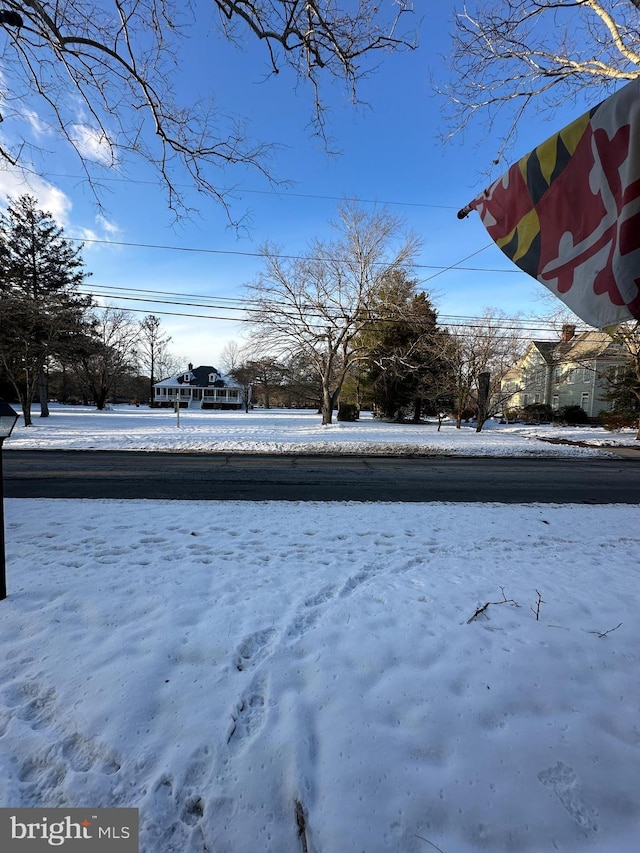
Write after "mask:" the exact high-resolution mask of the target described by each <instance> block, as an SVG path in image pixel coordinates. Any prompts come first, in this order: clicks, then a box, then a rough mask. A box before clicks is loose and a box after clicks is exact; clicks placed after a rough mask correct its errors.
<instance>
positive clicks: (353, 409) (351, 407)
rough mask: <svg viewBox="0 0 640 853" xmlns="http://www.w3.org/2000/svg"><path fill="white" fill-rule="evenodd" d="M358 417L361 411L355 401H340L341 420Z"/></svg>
mask: <svg viewBox="0 0 640 853" xmlns="http://www.w3.org/2000/svg"><path fill="white" fill-rule="evenodd" d="M358 418H359V412H358V407H357V406H356V404H355V403H340V405H339V406H338V420H339V421H357V420H358Z"/></svg>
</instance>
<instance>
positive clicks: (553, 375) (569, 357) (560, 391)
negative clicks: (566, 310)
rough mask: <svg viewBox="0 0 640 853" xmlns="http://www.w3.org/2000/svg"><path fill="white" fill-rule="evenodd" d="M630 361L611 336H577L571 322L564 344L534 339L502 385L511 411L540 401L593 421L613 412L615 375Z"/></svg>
mask: <svg viewBox="0 0 640 853" xmlns="http://www.w3.org/2000/svg"><path fill="white" fill-rule="evenodd" d="M628 361H629V356H628V353H627V352H626V351H625V349H624V347H622V346H621V345H620V344H617V343H615V342H614V341H613V340H612V339H611V337H610V336H609V335H607V333H606V332H602V331H589V332H581V333H579V334H576V327H575V326H573V325H570V324H565V325H564V326H563V327H562V336H561V338H560V340H559V341H531V343H530V344H529V346H528V347H527V349H526V351H525V353H524V355H523V356H522V357H521V358H520V359H519V361H518V362H517V363H516V364H515V365H514V366H513V367H512V368H511V369H510V370H509V371H508V372H507V373H506V374H505V375H504V377H503V379H502V382H501V392H502V395H503V397H506V398H508V400H507V402H505V404H504V407H505V409H524V408H525V407H526V406H529V405H532V404H534V403H540V404H546V405H549V406H551V408H552V409H553V410H554V411H557V410H559V409H563V408H564V407H565V406H580V407H581V408H582V409H584V411H585V412H586V413H587V415H588V416H589V417H590V418H595V417H597V416H598V415H599V414H600V412H602V411H606V410H608V409H610V408H611V405H612V404H611V403H610V402H609V401H607V400H606V399H605V396H606V393H607V390H608V384H607V375H608V374H609V372H610V371H612V370H616V369H624V367H625V365H626V364H627V363H628Z"/></svg>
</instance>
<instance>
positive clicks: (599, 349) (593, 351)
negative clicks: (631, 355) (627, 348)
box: [554, 331, 625, 361]
mask: <svg viewBox="0 0 640 853" xmlns="http://www.w3.org/2000/svg"><path fill="white" fill-rule="evenodd" d="M605 352H606V353H607V355H615V356H619V357H620V358H622V359H624V358H625V353H624V350H623V348H622V347H621V346H620V345H619V344H617V343H615V341H613V340H612V339H611V337H610V336H609V335H608V334H607V333H606V332H599V331H589V332H580V334H578V335H575V337H573V338H571V340H570V341H566V342H564V341H561V342H560V343H559V344H556V347H555V351H554V358H555V360H556V361H579V360H580V359H588V358H599V357H600V356H602V355H603V354H604V353H605Z"/></svg>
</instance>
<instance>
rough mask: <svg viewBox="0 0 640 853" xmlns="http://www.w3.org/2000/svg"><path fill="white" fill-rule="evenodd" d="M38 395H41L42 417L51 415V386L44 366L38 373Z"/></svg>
mask: <svg viewBox="0 0 640 853" xmlns="http://www.w3.org/2000/svg"><path fill="white" fill-rule="evenodd" d="M38 396H39V397H40V417H41V418H48V417H49V386H48V383H47V374H46V371H45V369H44V367H43V368H41V369H40V373H39V374H38Z"/></svg>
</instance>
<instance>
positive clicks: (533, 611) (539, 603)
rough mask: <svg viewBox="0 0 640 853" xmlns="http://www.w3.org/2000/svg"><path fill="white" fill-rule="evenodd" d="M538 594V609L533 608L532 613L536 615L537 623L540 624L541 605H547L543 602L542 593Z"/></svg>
mask: <svg viewBox="0 0 640 853" xmlns="http://www.w3.org/2000/svg"><path fill="white" fill-rule="evenodd" d="M536 592H537V593H538V600H537V601H536V607H535V610H534V609H533V607H532V608H531V612H532V613H535V615H536V622H538V621H539V619H540V605H541V604H545V603H546V602H544V601H543V600H542V596H541V595H540V591H539V590H536Z"/></svg>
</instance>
